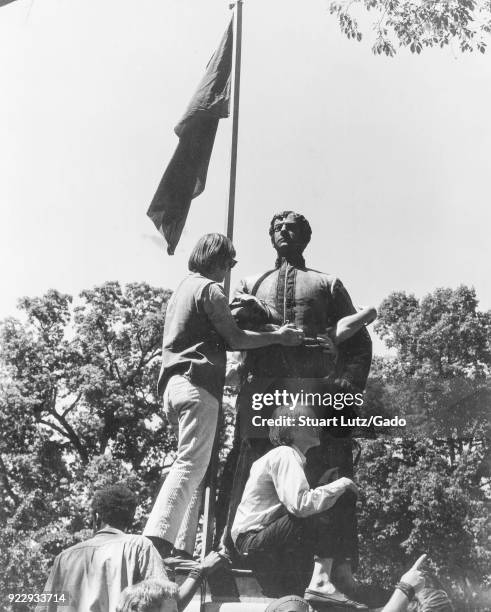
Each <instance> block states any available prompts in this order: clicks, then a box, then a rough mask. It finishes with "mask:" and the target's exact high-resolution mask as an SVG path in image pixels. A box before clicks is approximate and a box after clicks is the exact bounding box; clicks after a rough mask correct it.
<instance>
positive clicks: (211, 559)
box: [177, 550, 226, 612]
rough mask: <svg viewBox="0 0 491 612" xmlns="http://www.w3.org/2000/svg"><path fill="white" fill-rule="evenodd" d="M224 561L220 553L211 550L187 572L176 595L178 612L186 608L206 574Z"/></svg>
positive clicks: (210, 572) (223, 563)
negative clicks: (196, 565)
mask: <svg viewBox="0 0 491 612" xmlns="http://www.w3.org/2000/svg"><path fill="white" fill-rule="evenodd" d="M225 563H226V561H225V559H224V558H223V557H222V555H220V554H219V553H217V552H215V551H213V550H212V551H211V552H210V553H208V554H207V555H206V557H205V558H204V559H203V561H202V562H201V563H200V564H199V565H198V567H196V568H195V569H192V570H191V571H190V572H189V574H188V577H187V578H186V580H184V582H183V583H182V584H181V586H180V587H179V592H178V595H177V609H178V610H179V612H182V611H183V610H184V609H185V608H186V606H187V605H188V603H189V602H190V601H191V599H192V598H193V596H194V594H195V593H196V591H197V590H198V588H199V587H200V586H201V583H202V582H203V580H204V579H205V578H206V576H209V575H210V574H212V573H213V572H214V571H215V570H217V569H218V568H219V567H220V566H221V565H225Z"/></svg>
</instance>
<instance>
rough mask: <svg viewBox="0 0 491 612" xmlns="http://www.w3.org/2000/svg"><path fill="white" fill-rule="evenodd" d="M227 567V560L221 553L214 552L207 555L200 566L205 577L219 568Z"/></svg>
mask: <svg viewBox="0 0 491 612" xmlns="http://www.w3.org/2000/svg"><path fill="white" fill-rule="evenodd" d="M225 565H227V561H226V559H224V557H223V556H222V555H220V554H219V553H217V552H215V551H214V550H212V551H211V552H210V553H208V554H207V555H206V557H205V558H204V559H203V561H202V562H201V565H200V569H201V571H202V572H203V574H204V575H205V576H208V575H209V574H212V573H213V572H215V571H216V570H217V569H218V568H219V567H223V566H225Z"/></svg>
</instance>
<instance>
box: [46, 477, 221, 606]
mask: <svg viewBox="0 0 491 612" xmlns="http://www.w3.org/2000/svg"><path fill="white" fill-rule="evenodd" d="M136 506H137V499H136V496H135V494H134V493H133V492H132V491H130V489H128V487H126V486H124V485H122V484H116V485H111V486H108V487H105V488H104V489H99V490H98V491H96V492H95V493H94V497H93V500H92V512H93V522H94V525H95V527H96V529H97V530H98V531H97V533H96V534H95V535H94V537H93V538H90V539H89V540H85V541H84V542H79V543H78V544H75V545H74V546H70V548H67V549H66V550H64V551H63V552H61V553H60V554H59V555H58V556H57V557H56V559H55V561H54V563H53V567H52V568H51V572H50V574H49V577H48V580H47V582H46V585H45V587H44V592H45V593H53V594H56V595H57V597H59V596H60V595H62V594H63V596H64V597H65V599H64V600H58V601H56V599H57V598H55V597H53V599H51V601H49V602H48V603H46V604H39V605H38V606H37V607H36V612H56V611H57V610H58V611H61V610H63V611H64V612H87V611H88V610H90V611H91V612H114V611H115V610H116V605H117V604H118V601H119V599H120V595H121V592H122V591H123V590H124V589H126V587H131V586H132V585H135V584H137V583H141V581H146V580H152V581H158V582H159V583H161V584H165V585H166V592H168V593H173V598H174V599H175V602H176V605H177V609H178V610H179V611H180V610H184V608H185V607H186V605H187V604H188V603H189V601H190V600H191V598H192V597H193V595H194V593H195V592H196V590H197V588H198V586H199V584H200V580H201V577H202V576H206V575H209V574H211V573H212V572H214V571H216V569H218V567H219V566H220V565H222V563H223V559H222V558H221V557H220V555H219V554H218V553H216V552H210V553H209V554H208V555H207V556H206V557H205V558H204V559H203V560H202V561H201V563H200V564H199V565H196V567H194V568H192V570H191V572H190V574H189V576H188V578H187V579H186V580H185V581H184V582H183V583H182V584H181V586H180V587H178V586H177V585H176V584H174V583H172V582H169V580H168V579H167V572H166V570H165V567H164V564H163V561H162V559H161V557H160V555H159V553H158V552H157V550H156V548H155V547H154V546H153V545H152V543H151V542H150V541H149V540H148V538H145V537H143V536H141V535H136V534H129V533H125V530H127V529H128V528H129V527H130V526H131V524H132V522H133V519H134V515H135V510H136ZM171 610H174V608H172V607H171V608H170V609H169V611H167V610H166V611H165V612H170V611H171Z"/></svg>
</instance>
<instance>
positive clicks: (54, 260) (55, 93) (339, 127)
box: [0, 0, 491, 352]
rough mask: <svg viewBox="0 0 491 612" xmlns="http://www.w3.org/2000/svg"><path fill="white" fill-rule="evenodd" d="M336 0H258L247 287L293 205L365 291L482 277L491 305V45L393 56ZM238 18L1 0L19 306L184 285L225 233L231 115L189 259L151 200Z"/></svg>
mask: <svg viewBox="0 0 491 612" xmlns="http://www.w3.org/2000/svg"><path fill="white" fill-rule="evenodd" d="M327 7H328V5H327V2H326V1H321V0H310V1H309V2H308V3H307V2H300V1H299V0H295V1H294V0H245V2H244V11H243V15H244V26H243V58H242V59H243V62H242V88H241V97H240V124H239V148H238V174H237V193H236V222H235V233H234V243H235V245H236V249H237V258H238V260H239V264H238V265H237V266H236V268H234V274H233V277H232V286H234V284H236V283H237V282H238V280H239V278H241V277H242V276H245V275H249V274H252V273H255V272H260V271H265V270H267V269H269V268H270V267H271V266H272V264H273V262H274V258H275V255H274V252H273V250H272V247H271V244H270V242H269V237H268V226H269V221H270V218H271V217H272V215H273V214H274V213H275V212H277V211H280V210H286V209H293V210H296V211H298V212H301V213H303V214H304V215H305V216H306V217H307V218H308V219H309V221H310V223H311V225H312V229H313V236H312V241H311V244H310V245H309V247H308V248H307V251H306V252H305V257H306V261H307V264H308V265H309V266H310V267H312V268H315V269H318V270H322V271H324V272H329V273H332V274H336V275H337V276H339V277H340V278H341V279H342V281H343V282H344V284H345V285H346V287H347V288H348V291H349V292H350V294H351V296H352V299H353V301H354V302H355V304H359V305H368V304H374V305H377V304H379V303H380V302H381V301H382V299H383V298H384V297H386V296H387V295H388V294H389V293H390V292H392V291H399V290H403V291H407V292H409V293H414V294H415V295H416V296H417V297H422V296H424V295H425V294H426V293H428V292H430V291H432V290H434V289H435V288H437V287H444V286H445V287H457V286H458V285H460V284H462V283H465V284H468V285H472V286H474V287H475V288H476V291H477V295H478V298H479V299H480V304H481V307H482V308H483V309H488V308H491V287H490V284H489V282H488V277H489V261H490V252H489V243H490V240H489V227H490V221H491V218H490V217H491V212H490V210H491V206H490V202H489V200H490V196H489V191H490V189H489V185H490V174H491V162H490V151H491V121H490V111H489V109H490V108H491V78H490V77H491V55H490V54H491V52H488V54H485V55H481V54H477V53H473V54H466V55H462V54H460V53H459V52H458V51H457V50H455V49H451V48H447V49H443V50H440V49H436V50H429V51H424V52H423V53H422V54H421V55H420V56H413V55H411V54H410V53H409V51H405V50H401V51H400V52H399V53H398V54H397V55H396V57H394V58H386V57H381V56H374V55H373V54H372V52H371V42H370V24H371V21H370V20H368V21H366V22H365V21H363V19H364V17H362V21H363V23H365V26H367V27H365V29H366V30H367V34H368V35H369V36H368V39H367V40H366V41H365V40H364V41H362V42H361V43H358V42H354V41H349V40H347V39H346V38H345V37H344V35H343V34H342V33H341V32H340V31H339V28H338V25H337V23H336V20H335V18H334V17H333V16H331V15H330V14H329V11H328V8H327ZM230 16H231V12H230V11H229V9H228V2H226V1H223V0H207V1H206V2H203V0H139V1H138V2H135V1H134V0H97V2H96V1H91V2H87V0H18V1H17V2H13V3H11V4H8V5H7V6H4V7H2V8H0V92H1V94H0V134H1V137H0V167H1V169H2V171H1V173H0V260H1V261H2V291H1V292H0V318H3V317H5V316H8V315H11V314H15V308H16V302H17V299H18V298H19V297H21V296H24V295H30V296H35V295H41V294H43V293H45V292H46V291H47V290H48V289H49V288H56V289H58V290H60V291H63V292H67V293H70V294H72V295H76V294H78V293H79V292H80V291H81V290H82V289H85V288H89V287H92V286H94V285H97V284H101V283H103V282H105V281H108V280H119V281H120V282H122V283H127V282H132V281H145V282H148V283H150V284H151V285H154V286H163V287H168V288H171V289H172V288H174V287H175V286H176V283H177V282H178V281H179V279H180V278H181V277H182V276H183V275H184V274H185V273H186V270H187V258H188V256H189V253H190V251H191V249H192V247H193V246H194V244H195V242H196V240H197V239H198V238H199V237H200V236H201V235H202V234H204V233H206V232H213V231H221V232H223V231H224V230H225V218H226V205H227V193H228V172H229V156H230V139H231V121H230V120H223V121H221V123H220V126H219V131H218V135H217V139H216V144H215V148H214V151H213V156H212V160H211V163H210V168H209V172H208V182H207V187H206V190H205V192H204V193H203V194H202V195H201V196H200V197H199V198H197V199H196V200H194V201H193V203H192V206H191V212H190V215H189V218H188V222H187V225H186V228H185V230H184V233H183V236H182V238H181V241H180V243H179V246H178V247H177V249H176V254H175V255H174V256H173V257H170V256H168V255H167V254H166V250H165V244H164V242H163V239H162V238H161V237H160V235H159V234H158V233H157V231H156V230H155V228H154V226H153V225H152V223H151V222H150V220H149V219H148V218H147V217H146V210H147V208H148V205H149V203H150V201H151V199H152V196H153V193H154V191H155V189H156V187H157V185H158V183H159V181H160V178H161V176H162V173H163V170H164V169H165V166H166V164H167V162H168V161H169V159H170V157H171V155H172V153H173V151H174V149H175V147H176V144H177V137H176V136H175V135H174V133H173V127H174V126H175V124H176V123H177V121H178V120H179V118H180V116H181V115H182V113H183V111H184V109H185V107H186V105H187V103H188V101H189V99H190V97H191V95H192V93H193V91H194V89H195V87H196V85H197V84H198V82H199V80H200V77H201V75H202V74H203V70H204V67H205V65H206V63H207V61H208V59H209V57H210V56H211V54H212V52H213V51H214V49H215V47H216V46H217V44H218V42H219V40H220V38H221V36H222V34H223V32H224V30H225V28H226V25H227V23H228V20H229V19H230ZM369 17H371V15H369ZM375 348H376V351H377V352H383V346H382V344H381V343H380V342H376V344H375Z"/></svg>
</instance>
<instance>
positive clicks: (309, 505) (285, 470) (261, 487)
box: [231, 446, 346, 542]
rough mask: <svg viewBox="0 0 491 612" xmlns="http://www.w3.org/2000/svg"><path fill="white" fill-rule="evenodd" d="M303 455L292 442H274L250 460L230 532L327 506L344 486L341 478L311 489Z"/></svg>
mask: <svg viewBox="0 0 491 612" xmlns="http://www.w3.org/2000/svg"><path fill="white" fill-rule="evenodd" d="M304 465H305V456H304V455H303V454H302V453H301V452H300V450H299V449H298V448H296V447H295V446H278V447H276V448H274V449H273V450H270V451H269V452H268V453H266V454H265V455H263V456H262V457H261V458H260V459H258V460H257V461H255V462H254V463H253V464H252V467H251V472H250V475H249V479H248V481H247V484H246V486H245V489H244V493H243V495H242V500H241V502H240V505H239V507H238V508H237V513H236V515H235V520H234V523H233V525H232V530H231V535H232V539H233V541H234V542H235V541H236V540H237V536H238V535H239V534H241V533H246V532H247V531H257V530H260V529H262V528H263V527H266V525H268V524H269V523H271V522H272V521H274V520H276V519H277V518H279V517H280V516H282V515H284V514H286V513H287V512H289V513H290V514H293V515H295V516H299V517H305V516H311V515H312V514H317V513H318V512H322V511H323V510H327V509H328V508H331V507H332V506H334V504H335V503H336V501H337V499H338V498H339V497H340V496H341V495H342V494H343V493H344V491H345V490H346V483H345V479H343V478H340V479H338V480H335V481H334V482H331V483H329V484H326V485H322V486H320V487H317V488H315V489H311V488H310V486H309V483H308V482H307V478H306V477H305V472H304Z"/></svg>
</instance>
